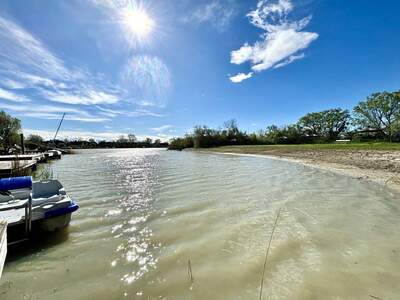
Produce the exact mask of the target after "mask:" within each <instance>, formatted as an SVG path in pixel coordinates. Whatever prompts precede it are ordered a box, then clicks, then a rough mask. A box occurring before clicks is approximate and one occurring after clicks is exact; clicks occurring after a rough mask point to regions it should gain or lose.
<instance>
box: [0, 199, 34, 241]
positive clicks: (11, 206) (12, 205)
mask: <svg viewBox="0 0 400 300" xmlns="http://www.w3.org/2000/svg"><path fill="white" fill-rule="evenodd" d="M22 208H23V209H24V210H25V216H24V221H25V238H23V239H20V240H17V241H14V242H11V243H8V244H9V245H11V244H16V243H20V242H22V241H25V240H27V239H28V238H29V235H30V232H31V230H32V194H30V195H29V198H28V199H24V200H14V201H11V202H9V203H7V204H3V205H1V206H0V212H1V211H10V210H17V209H22Z"/></svg>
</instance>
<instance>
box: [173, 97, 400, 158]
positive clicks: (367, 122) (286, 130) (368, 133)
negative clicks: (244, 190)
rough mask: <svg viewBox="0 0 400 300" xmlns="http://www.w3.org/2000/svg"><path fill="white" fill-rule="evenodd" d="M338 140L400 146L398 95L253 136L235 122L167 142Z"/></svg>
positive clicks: (326, 112) (178, 146)
mask: <svg viewBox="0 0 400 300" xmlns="http://www.w3.org/2000/svg"><path fill="white" fill-rule="evenodd" d="M338 139H343V140H351V141H360V142H361V141H388V142H400V91H396V92H381V93H374V94H372V95H370V96H369V97H367V99H365V100H364V101H361V102H359V103H358V104H357V105H356V106H355V107H354V108H353V109H352V111H351V112H350V111H349V110H347V109H341V108H333V109H328V110H324V111H320V112H312V113H308V114H306V115H304V116H303V117H301V118H300V119H299V120H298V122H296V123H295V124H290V125H285V126H280V127H279V126H276V125H271V126H268V127H267V128H266V129H264V130H260V131H258V132H255V133H246V132H245V131H242V130H240V129H239V127H238V125H237V122H236V121H235V120H230V121H228V122H225V123H224V125H223V126H222V128H219V129H212V128H210V127H208V126H195V127H194V129H193V132H192V133H188V134H186V135H185V136H183V137H180V138H175V139H173V140H172V141H170V144H169V149H171V150H182V149H184V148H192V147H194V148H208V147H217V146H226V145H256V144H302V143H329V142H334V141H336V140H338Z"/></svg>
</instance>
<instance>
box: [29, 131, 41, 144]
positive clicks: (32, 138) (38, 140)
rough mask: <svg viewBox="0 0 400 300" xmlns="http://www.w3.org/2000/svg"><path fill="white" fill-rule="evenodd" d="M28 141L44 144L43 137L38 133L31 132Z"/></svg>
mask: <svg viewBox="0 0 400 300" xmlns="http://www.w3.org/2000/svg"><path fill="white" fill-rule="evenodd" d="M26 141H27V142H28V143H31V144H34V145H36V146H40V145H42V144H43V138H42V137H41V136H40V135H38V134H30V135H29V136H28V138H27V139H26Z"/></svg>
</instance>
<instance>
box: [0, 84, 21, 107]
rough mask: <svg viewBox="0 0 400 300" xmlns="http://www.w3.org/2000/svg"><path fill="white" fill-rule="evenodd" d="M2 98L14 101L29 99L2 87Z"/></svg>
mask: <svg viewBox="0 0 400 300" xmlns="http://www.w3.org/2000/svg"><path fill="white" fill-rule="evenodd" d="M0 99H3V100H9V101H13V102H27V99H25V97H23V96H20V95H17V94H15V93H13V92H11V91H7V90H5V89H2V88H0ZM0 108H1V106H0Z"/></svg>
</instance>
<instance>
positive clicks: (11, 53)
mask: <svg viewBox="0 0 400 300" xmlns="http://www.w3.org/2000/svg"><path fill="white" fill-rule="evenodd" d="M0 40H1V43H0V79H1V80H0V85H1V86H2V87H3V88H0V99H3V100H7V101H14V102H22V101H28V99H32V101H34V102H36V104H37V106H36V107H40V108H41V107H42V106H43V105H48V104H51V102H57V103H62V104H68V106H77V107H79V110H78V109H77V110H76V111H73V112H71V113H70V114H69V115H68V116H67V118H69V119H70V120H75V121H84V122H102V121H107V120H109V119H110V118H113V117H115V116H118V115H124V116H128V117H136V116H155V117H159V116H162V115H161V114H158V113H155V112H152V111H150V110H149V109H145V108H146V107H147V108H150V107H151V106H154V107H155V106H164V105H165V101H164V100H165V95H166V93H167V92H168V89H169V87H170V85H171V76H170V73H169V70H168V68H167V67H166V65H165V64H164V63H163V62H162V61H161V59H159V58H157V57H154V56H135V57H133V58H132V59H130V61H129V62H128V63H127V64H126V67H125V68H124V69H123V71H122V73H123V76H121V77H120V81H118V82H117V83H112V82H109V81H108V80H107V79H106V78H105V77H104V76H103V75H102V74H98V73H96V74H93V73H91V72H90V71H89V70H87V69H86V68H84V67H81V66H79V67H78V66H70V65H69V66H67V65H66V63H65V62H64V61H63V60H62V59H61V58H59V57H58V56H57V55H56V54H54V53H53V52H52V51H51V50H50V49H49V48H48V47H46V45H45V44H44V43H43V42H42V41H40V40H39V39H38V38H37V37H35V36H34V35H33V34H31V33H30V32H28V31H27V30H25V29H24V28H23V27H22V26H20V25H19V24H17V23H16V22H14V21H12V20H11V19H8V18H5V17H4V16H2V15H0ZM37 99H40V101H39V100H37ZM143 99H146V100H145V101H144V100H143ZM121 103H125V104H126V105H131V104H134V105H136V106H137V108H136V109H133V110H131V111H129V112H127V113H121V114H115V113H114V114H113V113H111V112H108V114H106V113H107V112H105V111H104V110H101V109H100V108H101V107H102V106H105V107H107V106H110V105H114V104H121ZM94 105H95V106H94ZM1 107H4V105H2V104H0V108H1ZM47 107H48V106H47ZM29 109H30V107H25V109H24V111H19V112H20V113H21V115H24V116H30V117H36V118H45V119H50V118H58V115H54V112H48V111H29ZM63 109H64V110H61V111H67V110H65V108H63ZM105 109H107V108H105ZM94 110H97V111H94ZM67 112H68V111H67Z"/></svg>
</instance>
